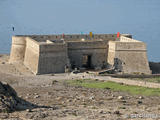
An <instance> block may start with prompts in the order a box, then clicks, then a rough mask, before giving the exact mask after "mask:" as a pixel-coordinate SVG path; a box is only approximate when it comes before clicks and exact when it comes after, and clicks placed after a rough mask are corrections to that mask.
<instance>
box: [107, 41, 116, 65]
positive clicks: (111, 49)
mask: <svg viewBox="0 0 160 120" xmlns="http://www.w3.org/2000/svg"><path fill="white" fill-rule="evenodd" d="M108 46H109V47H108V59H107V62H108V64H110V65H113V64H114V58H115V49H116V44H115V42H114V41H109V42H108Z"/></svg>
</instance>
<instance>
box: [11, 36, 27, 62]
mask: <svg viewBox="0 0 160 120" xmlns="http://www.w3.org/2000/svg"><path fill="white" fill-rule="evenodd" d="M25 49H26V37H23V36H13V37H12V47H11V53H10V60H9V62H10V63H14V62H23V60H24V55H25Z"/></svg>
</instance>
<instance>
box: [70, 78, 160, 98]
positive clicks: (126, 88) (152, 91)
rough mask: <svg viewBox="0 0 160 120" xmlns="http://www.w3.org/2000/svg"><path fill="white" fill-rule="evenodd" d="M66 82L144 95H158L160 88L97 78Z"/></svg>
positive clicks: (159, 94)
mask: <svg viewBox="0 0 160 120" xmlns="http://www.w3.org/2000/svg"><path fill="white" fill-rule="evenodd" d="M68 83H69V84H70V85H76V86H83V87H86V88H99V89H110V90H113V91H122V92H128V93H130V94H134V95H135V94H136V95H145V96H153V95H156V96H160V88H147V87H140V86H131V85H124V84H120V83H115V82H110V81H108V82H100V81H98V80H91V79H79V80H70V81H69V82H68Z"/></svg>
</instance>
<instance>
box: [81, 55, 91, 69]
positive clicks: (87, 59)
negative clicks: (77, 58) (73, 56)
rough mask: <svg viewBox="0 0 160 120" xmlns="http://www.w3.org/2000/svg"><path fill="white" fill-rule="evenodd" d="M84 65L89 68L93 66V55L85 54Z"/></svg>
mask: <svg viewBox="0 0 160 120" xmlns="http://www.w3.org/2000/svg"><path fill="white" fill-rule="evenodd" d="M82 66H83V67H85V68H87V69H90V68H91V55H83V58H82Z"/></svg>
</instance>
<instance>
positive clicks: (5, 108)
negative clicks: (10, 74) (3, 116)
mask: <svg viewBox="0 0 160 120" xmlns="http://www.w3.org/2000/svg"><path fill="white" fill-rule="evenodd" d="M19 103H20V98H18V96H17V93H16V91H15V90H14V89H13V88H12V87H11V86H10V85H9V84H7V83H2V82H0V112H11V111H14V110H16V109H17V107H18V104H19Z"/></svg>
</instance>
